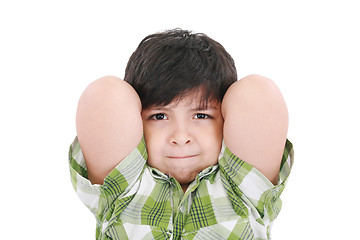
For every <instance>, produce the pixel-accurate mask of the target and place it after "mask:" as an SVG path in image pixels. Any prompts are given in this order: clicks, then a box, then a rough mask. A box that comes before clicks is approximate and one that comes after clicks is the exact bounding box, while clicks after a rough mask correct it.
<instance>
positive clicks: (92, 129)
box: [76, 76, 143, 184]
mask: <svg viewBox="0 0 360 240" xmlns="http://www.w3.org/2000/svg"><path fill="white" fill-rule="evenodd" d="M76 130H77V136H78V140H79V143H80V146H81V150H82V152H83V154H84V157H85V161H86V165H87V168H88V178H89V180H90V181H91V182H92V183H93V184H95V183H96V184H102V183H103V181H104V179H105V177H106V176H107V175H108V174H109V173H110V172H111V170H113V169H114V167H116V165H117V164H118V163H120V161H121V160H122V159H124V158H125V157H126V156H127V155H128V154H129V153H130V152H131V151H132V150H133V149H134V148H135V147H136V146H137V144H138V143H139V142H140V140H141V137H142V132H143V125H142V119H141V102H140V99H139V97H138V95H137V93H136V92H135V90H134V89H133V88H132V87H131V86H130V85H129V84H128V83H126V82H125V81H123V80H121V79H119V78H116V77H112V76H107V77H103V78H100V79H98V80H96V81H94V82H92V83H91V84H90V85H89V86H88V87H87V88H86V89H85V91H84V93H83V94H82V95H81V97H80V100H79V104H78V108H77V113H76Z"/></svg>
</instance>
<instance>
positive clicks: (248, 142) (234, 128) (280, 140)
mask: <svg viewBox="0 0 360 240" xmlns="http://www.w3.org/2000/svg"><path fill="white" fill-rule="evenodd" d="M222 114H223V117H224V141H225V144H226V145H227V147H228V148H229V149H230V151H231V152H232V153H234V154H235V155H236V156H238V157H239V158H240V159H242V160H244V161H245V162H247V163H249V164H250V165H252V166H253V167H255V168H257V169H258V170H259V171H260V172H261V173H262V174H264V176H265V177H267V178H268V179H269V180H270V181H271V182H272V183H273V184H277V181H278V174H279V168H280V163H281V159H282V154H283V151H284V146H285V142H286V136H287V130H288V111H287V107H286V104H285V101H284V99H283V97H282V95H281V93H280V91H279V89H278V88H277V86H276V85H275V83H274V82H273V81H271V80H270V79H267V78H264V77H262V76H258V75H250V76H248V77H245V78H243V79H241V80H240V81H238V82H236V83H234V84H233V85H231V86H230V88H229V89H228V91H227V92H226V94H225V97H224V100H223V103H222Z"/></svg>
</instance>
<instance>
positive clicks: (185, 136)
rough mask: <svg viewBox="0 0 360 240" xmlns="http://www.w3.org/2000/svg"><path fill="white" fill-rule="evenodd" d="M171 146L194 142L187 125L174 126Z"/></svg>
mask: <svg viewBox="0 0 360 240" xmlns="http://www.w3.org/2000/svg"><path fill="white" fill-rule="evenodd" d="M170 136H171V137H170V144H171V145H179V146H180V145H187V144H190V143H192V142H193V138H192V136H191V131H190V129H189V126H187V125H186V124H183V123H182V124H174V126H173V128H172V134H171V135H170Z"/></svg>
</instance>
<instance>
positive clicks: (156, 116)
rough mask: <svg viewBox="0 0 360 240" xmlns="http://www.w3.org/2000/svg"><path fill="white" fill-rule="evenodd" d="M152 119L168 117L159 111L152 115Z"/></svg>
mask: <svg viewBox="0 0 360 240" xmlns="http://www.w3.org/2000/svg"><path fill="white" fill-rule="evenodd" d="M150 119H153V120H166V119H168V118H167V117H166V116H165V114H164V113H157V114H154V115H152V116H151V117H150Z"/></svg>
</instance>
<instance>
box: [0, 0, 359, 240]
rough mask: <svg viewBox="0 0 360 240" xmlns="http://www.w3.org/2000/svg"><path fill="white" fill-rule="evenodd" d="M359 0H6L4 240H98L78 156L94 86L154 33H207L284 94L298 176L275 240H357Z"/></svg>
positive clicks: (120, 71)
mask: <svg viewBox="0 0 360 240" xmlns="http://www.w3.org/2000/svg"><path fill="white" fill-rule="evenodd" d="M359 10H360V7H359V5H358V4H357V3H356V1H347V0H342V1H331V0H330V1H316V0H312V1H226V0H224V1H209V0H206V1H202V0H198V1H195V0H193V1H186V0H183V1H170V0H168V1H156V0H152V1H135V0H133V1H105V0H104V1H99V0H98V1H94V0H86V1H79V0H72V1H67V0H66V1H65V0H63V1H49V0H48V1H39V0H33V1H16V0H14V1H1V3H0V34H1V37H0V81H1V82H0V107H1V108H0V112H1V118H0V121H1V122H0V141H1V142H0V150H1V155H0V160H1V167H0V178H1V179H0V180H1V196H0V201H1V204H0V206H1V225H0V226H1V227H0V228H1V233H0V238H1V239H9V238H11V239H30V238H31V239H94V236H95V219H94V218H93V216H92V215H91V213H90V211H88V210H87V209H86V207H85V206H84V205H82V203H81V202H80V200H79V199H78V198H77V196H76V194H75V192H74V191H73V189H72V186H71V183H70V179H69V171H68V164H67V151H68V147H69V145H70V143H71V142H72V140H73V138H74V137H75V135H76V132H75V110H76V105H77V100H78V98H79V96H80V94H81V93H82V91H83V90H84V88H85V87H86V86H87V85H88V84H89V83H90V82H91V81H93V80H95V79H97V78H99V77H102V76H104V75H116V76H119V77H123V76H124V69H125V65H126V62H127V60H128V58H129V57H130V54H131V53H132V52H133V51H134V50H135V48H136V46H137V45H138V43H139V42H140V41H141V40H142V39H143V38H144V37H145V36H146V35H148V34H151V33H154V32H157V31H161V30H165V29H170V28H175V27H180V28H183V29H189V30H194V31H197V32H204V33H206V34H207V35H209V36H210V37H212V38H214V39H215V40H217V41H219V42H220V43H222V45H223V46H224V47H225V48H226V49H227V50H228V51H229V52H230V54H231V55H232V56H233V58H234V59H235V62H236V65H237V69H238V75H239V78H241V77H244V76H246V75H248V74H251V73H257V74H261V75H264V76H267V77H269V78H272V79H273V80H274V81H275V82H276V83H277V84H278V86H279V88H280V89H281V91H282V92H283V95H284V97H285V99H286V102H287V104H288V108H289V113H290V128H289V136H288V137H289V139H290V140H291V141H292V142H293V143H294V146H295V165H294V168H293V171H292V174H291V177H290V181H289V183H288V186H287V188H286V189H285V191H284V193H283V197H282V199H283V209H282V211H281V213H280V215H279V217H278V219H277V220H276V221H275V224H274V227H273V234H272V235H273V239H275V240H289V239H301V240H303V239H357V238H359V227H358V225H359V224H358V216H359V214H360V211H359V198H358V197H357V196H359V194H358V193H357V192H358V191H359V178H358V176H359V175H360V173H359V161H360V157H359V154H358V152H359V145H360V141H359V134H360V129H359V123H360V117H359V104H360V97H359V90H360V87H359V86H360V85H359V84H358V82H359V80H360V73H359V71H360V47H359V46H360V36H359V29H360V27H359V25H360V14H359V12H360V11H359ZM4 234H5V237H4Z"/></svg>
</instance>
